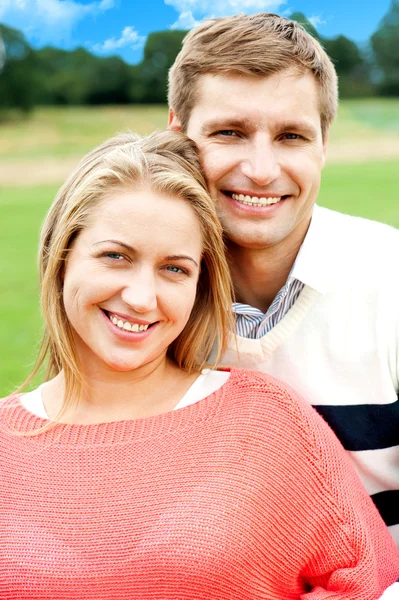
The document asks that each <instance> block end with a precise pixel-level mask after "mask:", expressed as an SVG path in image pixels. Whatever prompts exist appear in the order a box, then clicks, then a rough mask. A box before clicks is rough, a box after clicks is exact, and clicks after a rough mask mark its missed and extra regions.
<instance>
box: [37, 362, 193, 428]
mask: <svg viewBox="0 0 399 600" xmlns="http://www.w3.org/2000/svg"><path fill="white" fill-rule="evenodd" d="M197 377H198V373H192V374H189V373H187V372H186V371H183V370H182V369H180V368H179V367H178V366H177V365H176V364H175V363H173V362H172V361H171V360H170V359H168V358H167V357H163V359H162V360H159V361H156V362H153V363H151V364H149V365H145V366H143V367H141V368H140V369H135V370H133V371H129V372H118V371H115V370H112V369H109V370H108V369H106V370H104V369H102V370H98V371H96V370H94V369H93V370H92V372H90V373H87V372H84V373H82V378H83V386H82V388H81V392H80V394H79V396H78V397H74V398H71V400H72V402H71V403H70V408H68V409H67V410H66V412H65V413H64V415H63V416H62V418H61V422H63V423H75V424H93V423H106V422H110V421H124V420H130V419H139V418H145V417H149V416H153V415H157V414H161V413H165V412H169V411H171V410H173V408H174V407H175V406H176V404H177V403H178V402H179V400H180V399H181V398H182V397H183V396H184V394H185V393H186V391H187V390H188V388H189V387H190V386H191V385H192V383H193V382H194V381H195V379H196V378H197ZM64 397H65V376H64V373H63V372H60V373H59V374H58V375H57V376H56V377H55V378H54V379H52V380H51V381H50V382H49V383H48V384H47V385H46V386H45V388H44V389H43V402H44V407H45V410H46V412H47V414H48V415H49V416H50V418H54V417H55V415H56V414H57V413H58V412H59V411H60V409H61V407H62V404H63V401H64Z"/></svg>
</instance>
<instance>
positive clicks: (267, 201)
mask: <svg viewBox="0 0 399 600" xmlns="http://www.w3.org/2000/svg"><path fill="white" fill-rule="evenodd" d="M231 197H232V198H233V200H237V201H238V202H242V204H248V205H250V206H270V205H271V204H277V202H280V200H281V196H279V197H276V198H258V196H244V194H231Z"/></svg>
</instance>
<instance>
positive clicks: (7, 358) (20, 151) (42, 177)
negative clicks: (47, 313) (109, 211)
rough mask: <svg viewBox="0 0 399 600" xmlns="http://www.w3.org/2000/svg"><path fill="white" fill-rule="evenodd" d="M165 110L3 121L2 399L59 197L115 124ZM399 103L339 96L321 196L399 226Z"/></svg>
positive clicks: (28, 344)
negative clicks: (41, 240) (49, 216)
mask: <svg viewBox="0 0 399 600" xmlns="http://www.w3.org/2000/svg"><path fill="white" fill-rule="evenodd" d="M166 119H167V111H166V108H165V107H157V106H154V107H123V108H119V107H111V108H93V109H87V108H85V109H83V108H71V109H46V110H43V109H42V110H38V111H37V112H36V113H35V114H34V115H32V117H31V118H29V119H27V120H14V121H11V122H8V123H0V209H1V214H2V220H1V237H0V274H1V277H0V312H1V320H0V397H1V396H3V395H6V394H7V393H9V392H10V391H11V390H12V389H14V388H15V387H16V386H17V384H18V383H20V382H21V381H22V380H23V378H24V377H25V376H26V375H27V373H28V372H29V369H30V366H31V364H32V361H33V359H34V355H35V351H36V349H37V344H38V340H39V338H40V328H41V324H40V311H39V306H38V285H37V280H36V248H37V240H38V232H39V228H40V224H41V222H42V220H43V217H44V215H45V213H46V210H47V208H48V207H49V205H50V203H51V201H52V199H53V197H54V194H55V192H56V190H57V188H58V186H59V184H60V183H61V182H62V181H63V179H64V178H65V176H66V175H67V174H68V173H69V172H70V171H71V169H72V168H73V167H74V165H75V164H76V163H77V162H78V160H79V158H80V157H81V156H82V155H83V154H84V153H85V152H86V151H87V150H89V149H90V148H92V147H94V146H95V145H96V144H98V143H99V142H101V141H102V140H104V139H105V138H107V137H109V136H110V135H113V134H114V133H115V132H117V131H124V130H126V129H129V128H130V129H131V130H134V131H138V132H139V133H149V132H150V131H153V130H154V129H162V128H164V126H165V124H166ZM398 134H399V100H384V101H383V100H379V101H375V100H363V101H346V102H342V105H341V108H340V112H339V115H338V119H337V121H336V123H335V124H334V126H333V128H332V131H331V136H330V145H329V153H328V163H327V166H326V168H325V170H324V174H323V184H322V189H321V193H320V198H319V203H320V204H321V205H324V206H327V207H330V208H335V209H337V210H340V211H342V212H347V213H350V214H355V215H360V216H364V217H368V218H372V219H376V220H380V221H383V222H386V223H390V224H391V225H394V226H396V227H399V203H398V192H397V188H398V183H399V177H398V159H399V135H398Z"/></svg>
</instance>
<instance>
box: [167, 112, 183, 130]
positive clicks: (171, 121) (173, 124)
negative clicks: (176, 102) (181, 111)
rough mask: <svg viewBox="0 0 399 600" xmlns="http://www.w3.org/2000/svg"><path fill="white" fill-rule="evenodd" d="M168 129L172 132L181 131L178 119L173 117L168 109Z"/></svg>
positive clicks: (173, 114)
mask: <svg viewBox="0 0 399 600" xmlns="http://www.w3.org/2000/svg"><path fill="white" fill-rule="evenodd" d="M168 129H171V130H172V131H181V123H180V119H179V118H178V117H177V116H176V115H175V113H174V112H173V110H172V109H171V108H170V109H169V114H168Z"/></svg>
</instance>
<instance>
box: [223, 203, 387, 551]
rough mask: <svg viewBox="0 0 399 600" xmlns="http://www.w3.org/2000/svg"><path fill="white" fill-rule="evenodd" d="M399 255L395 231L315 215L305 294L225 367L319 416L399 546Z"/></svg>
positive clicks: (234, 344)
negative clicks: (265, 377) (262, 381)
mask: <svg viewBox="0 0 399 600" xmlns="http://www.w3.org/2000/svg"><path fill="white" fill-rule="evenodd" d="M398 255H399V231H398V230H396V229H394V228H392V227H389V226H387V225H383V224H382V223H376V222H373V221H368V220H366V219H360V218H357V217H351V216H349V215H344V214H340V213H338V212H334V211H330V210H327V209H326V208H321V207H315V212H314V215H313V218H312V222H311V225H310V227H309V230H308V233H307V236H306V238H305V241H304V243H303V246H302V248H301V251H300V253H299V255H298V258H297V264H296V265H295V276H296V277H298V278H299V279H300V281H302V282H303V283H304V284H305V287H304V289H303V290H302V292H301V293H300V295H299V297H298V298H297V300H296V301H295V304H294V305H293V306H292V308H291V309H290V310H289V311H288V312H287V313H286V314H285V316H284V317H283V318H282V319H281V320H280V322H279V323H278V324H277V325H276V326H275V327H273V329H272V330H271V331H269V333H267V334H266V335H264V336H263V337H262V338H260V339H246V338H243V337H238V338H236V339H235V338H233V337H232V338H231V340H230V342H229V349H228V351H227V353H226V355H225V356H224V358H223V364H224V365H226V366H236V367H242V368H246V369H256V370H260V371H263V372H265V373H268V374H270V375H272V376H274V377H277V378H278V379H281V380H282V381H284V382H285V383H287V384H288V385H291V386H292V387H293V388H294V389H295V390H296V391H297V392H298V393H299V394H300V395H301V396H302V397H303V398H304V400H306V401H307V402H309V403H310V404H312V405H313V406H314V407H315V408H316V410H317V411H318V412H319V414H321V415H322V417H323V418H324V419H325V420H326V421H327V422H328V424H329V425H330V427H331V428H332V429H333V430H334V432H335V433H336V435H337V437H338V439H339V440H340V441H341V443H342V445H343V446H344V448H345V449H346V450H347V451H348V452H350V455H351V458H352V461H353V464H354V466H355V469H356V470H357V473H358V475H359V477H360V479H361V480H362V482H363V485H364V486H365V487H366V489H367V491H368V492H369V494H370V495H371V496H372V498H373V501H374V503H375V504H376V506H377V507H378V509H379V511H380V514H381V516H382V517H383V519H384V520H385V523H386V524H387V525H388V526H389V527H390V531H391V534H392V535H393V537H394V539H395V540H396V543H397V545H398V546H399V401H398V389H399V309H398V300H399V278H398V277H397V276H396V272H395V269H394V264H395V258H394V257H396V256H398ZM237 348H238V352H237Z"/></svg>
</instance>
